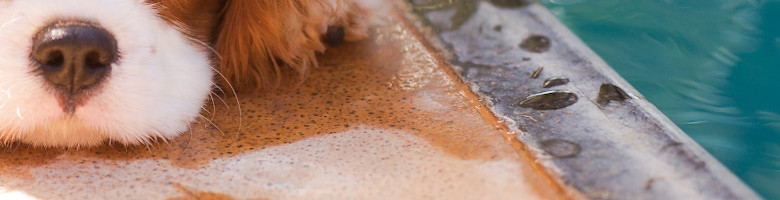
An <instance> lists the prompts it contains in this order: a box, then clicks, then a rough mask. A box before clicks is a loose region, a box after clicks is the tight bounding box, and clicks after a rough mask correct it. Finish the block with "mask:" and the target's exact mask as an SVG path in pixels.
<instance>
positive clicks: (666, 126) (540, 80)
mask: <svg viewBox="0 0 780 200" xmlns="http://www.w3.org/2000/svg"><path fill="white" fill-rule="evenodd" d="M409 2H410V5H411V7H412V8H411V9H413V10H414V11H416V12H417V14H418V15H416V18H418V19H416V20H417V21H421V24H420V26H419V27H420V28H421V29H422V30H424V31H423V32H427V33H429V34H427V35H429V36H431V37H429V38H428V40H429V42H431V45H432V46H434V47H436V49H437V50H438V51H439V53H440V54H441V56H442V57H444V58H446V60H448V62H449V63H450V66H451V67H452V70H453V71H454V72H455V73H456V74H458V75H459V77H460V78H461V80H462V81H463V82H464V83H466V84H469V85H471V86H472V87H471V89H472V91H473V92H475V93H476V94H477V95H478V96H480V98H481V100H482V102H483V103H484V104H486V105H487V106H488V107H489V108H490V110H491V111H492V112H493V114H495V115H496V116H497V117H498V118H499V119H502V121H503V124H504V125H506V126H507V127H508V128H509V130H511V131H512V132H513V133H514V134H516V138H517V139H518V140H519V141H521V142H522V143H523V144H525V145H526V147H527V148H528V150H529V151H530V152H531V153H532V154H533V156H534V157H535V158H536V161H537V162H538V163H539V164H541V165H542V166H544V167H545V168H546V169H547V171H548V172H550V173H551V174H552V176H553V177H554V178H556V179H557V180H558V181H559V182H560V183H561V184H563V185H566V186H570V187H572V188H574V189H575V190H576V192H578V193H580V194H581V195H582V196H584V197H586V198H589V199H623V198H632V199H761V198H760V197H759V196H758V195H757V194H756V193H755V192H754V191H753V190H752V189H750V188H749V187H747V186H746V185H745V184H744V183H742V181H741V180H739V179H738V178H737V177H736V176H735V175H734V174H732V173H731V172H730V171H729V170H728V169H727V168H726V167H725V166H723V165H722V164H721V163H720V162H719V161H717V160H716V159H715V158H714V157H712V155H710V154H709V153H707V152H706V151H705V150H704V149H703V148H702V147H701V146H699V145H698V144H697V143H696V142H695V141H693V139H691V138H690V137H689V136H687V135H686V134H685V133H684V132H683V131H682V130H681V129H680V128H679V127H677V126H676V125H675V124H674V123H673V122H671V120H669V119H668V118H667V117H666V116H665V115H664V114H663V113H661V112H660V111H659V110H658V109H657V108H656V107H655V106H654V105H653V104H652V103H650V102H648V101H647V100H646V99H645V98H644V97H642V95H641V94H640V93H639V92H638V91H637V90H636V89H634V88H633V87H632V86H631V85H630V84H629V83H628V82H626V81H625V80H624V79H623V78H622V77H620V76H619V75H618V74H617V73H616V72H615V71H614V70H613V69H612V68H611V67H610V66H609V65H607V64H606V63H605V62H604V61H603V60H602V59H601V58H600V57H599V56H598V55H596V54H595V53H594V52H593V51H592V50H591V49H590V48H588V47H587V46H586V45H585V44H584V43H583V42H582V41H581V40H580V39H579V38H578V37H577V36H576V35H574V34H573V33H572V32H571V31H570V30H568V28H566V27H565V26H564V25H563V24H562V23H561V22H560V21H558V19H557V18H555V16H553V15H552V14H551V13H550V12H549V11H548V10H547V9H546V8H544V7H543V6H541V5H539V4H538V3H526V1H505V0H489V1H472V0H451V1H446V2H444V3H442V1H430V0H428V1H426V0H409Z"/></svg>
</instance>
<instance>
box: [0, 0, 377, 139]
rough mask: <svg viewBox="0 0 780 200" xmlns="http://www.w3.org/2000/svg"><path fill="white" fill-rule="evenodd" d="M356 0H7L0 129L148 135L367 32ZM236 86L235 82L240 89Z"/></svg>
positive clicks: (16, 133)
mask: <svg viewBox="0 0 780 200" xmlns="http://www.w3.org/2000/svg"><path fill="white" fill-rule="evenodd" d="M365 18H366V11H365V10H364V9H363V8H362V7H361V6H360V5H358V4H357V3H356V2H354V1H352V0H2V1H0V23H2V24H0V140H1V141H3V142H5V143H11V142H23V143H27V144H30V145H33V146H42V147H88V146H95V145H100V144H103V143H105V142H106V141H109V142H118V143H121V144H125V145H137V144H148V143H149V142H150V141H153V140H155V139H160V138H161V139H171V138H174V137H176V136H178V135H179V134H181V133H182V132H184V131H186V130H187V129H188V127H189V125H190V124H191V123H192V122H193V121H194V120H195V119H196V118H197V117H198V116H199V113H200V110H201V108H202V106H203V104H204V103H205V102H206V101H207V98H208V95H209V94H210V93H211V92H213V91H214V90H215V88H217V87H221V88H230V89H233V90H235V91H238V92H242V91H254V90H258V89H261V88H263V87H264V86H266V85H269V84H271V83H273V82H274V81H276V80H279V79H280V78H281V77H282V75H281V74H282V72H284V71H291V72H293V73H297V74H301V75H305V74H306V73H307V72H308V71H309V69H311V68H312V67H315V66H316V65H317V63H316V60H315V54H316V53H318V52H322V51H324V50H325V49H326V47H327V46H328V45H331V44H333V43H337V42H339V41H341V40H346V41H353V40H359V39H362V38H365V37H366V36H367V28H366V24H365V23H366V19H365ZM235 91H230V92H235Z"/></svg>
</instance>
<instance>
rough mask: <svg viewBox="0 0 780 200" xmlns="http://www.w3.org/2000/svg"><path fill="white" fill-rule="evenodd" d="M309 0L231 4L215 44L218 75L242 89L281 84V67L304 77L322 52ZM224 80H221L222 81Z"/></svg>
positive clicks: (232, 1)
mask: <svg viewBox="0 0 780 200" xmlns="http://www.w3.org/2000/svg"><path fill="white" fill-rule="evenodd" d="M309 3H311V2H309V1H308V0H228V1H227V2H226V3H225V5H224V7H223V10H222V20H221V22H220V25H219V32H218V35H217V40H216V44H215V50H216V51H217V53H218V54H219V58H217V59H218V62H219V71H220V73H222V75H223V76H224V79H227V81H228V83H230V84H232V86H233V87H234V88H235V89H237V90H239V91H241V90H244V91H245V90H253V89H259V88H260V86H261V85H268V84H278V83H279V80H280V78H281V76H282V75H283V71H284V69H283V68H286V67H289V68H291V69H293V70H294V71H295V72H297V73H298V74H300V75H305V74H306V73H307V72H308V68H309V67H310V66H314V65H316V61H315V58H314V53H315V51H322V50H324V49H325V48H324V46H323V45H322V43H321V42H319V40H318V38H319V33H320V32H321V31H320V30H312V29H316V28H317V27H312V26H305V25H306V24H310V23H314V20H316V19H315V18H313V17H315V16H311V14H312V12H313V11H312V10H311V9H312V7H313V6H312V5H307V4H309ZM218 78H222V77H218Z"/></svg>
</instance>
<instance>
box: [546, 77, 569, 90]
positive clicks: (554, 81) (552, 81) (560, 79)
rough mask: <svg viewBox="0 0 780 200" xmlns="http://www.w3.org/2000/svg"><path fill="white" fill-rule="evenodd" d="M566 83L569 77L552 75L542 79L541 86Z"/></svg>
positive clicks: (547, 86)
mask: <svg viewBox="0 0 780 200" xmlns="http://www.w3.org/2000/svg"><path fill="white" fill-rule="evenodd" d="M567 83H569V79H568V78H566V77H552V78H549V79H547V80H545V81H544V83H543V84H542V88H549V87H555V86H559V85H566V84H567Z"/></svg>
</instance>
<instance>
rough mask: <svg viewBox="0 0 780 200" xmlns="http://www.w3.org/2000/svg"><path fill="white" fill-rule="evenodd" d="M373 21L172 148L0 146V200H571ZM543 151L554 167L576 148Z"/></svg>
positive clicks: (471, 99) (407, 32)
mask: <svg viewBox="0 0 780 200" xmlns="http://www.w3.org/2000/svg"><path fill="white" fill-rule="evenodd" d="M390 10H392V9H390ZM384 12H387V13H389V14H386V15H382V16H381V17H379V18H378V19H376V20H374V23H373V27H374V28H373V32H374V34H373V36H372V38H370V39H367V40H364V41H361V42H357V43H349V44H341V45H339V46H337V47H335V48H333V49H332V50H330V51H329V52H327V53H325V54H324V55H320V56H319V61H320V67H319V68H317V69H315V70H313V72H312V73H311V74H310V76H309V77H308V79H307V80H306V81H305V82H304V83H303V84H301V85H299V86H296V87H283V88H280V89H278V90H274V91H270V92H266V93H262V94H254V95H249V94H242V95H240V96H238V97H237V98H232V97H223V98H220V97H218V96H213V99H214V100H213V101H212V102H210V104H211V105H209V106H206V108H207V109H206V110H208V111H204V112H203V113H202V115H203V118H201V119H200V120H198V121H197V122H196V123H194V124H193V126H192V129H191V130H190V131H189V132H186V133H184V134H183V135H182V136H180V137H178V138H175V139H174V140H172V141H167V142H164V141H159V142H155V143H154V144H152V145H149V146H134V147H126V146H121V145H104V146H101V147H97V148H90V149H44V148H34V147H29V146H26V145H23V144H14V145H11V146H8V147H4V148H3V149H2V150H0V198H10V197H19V198H31V199H566V198H569V197H571V196H570V194H569V192H567V190H566V189H563V186H560V185H558V184H556V182H555V181H553V179H552V178H550V176H549V175H548V173H547V172H546V171H545V170H543V169H542V168H541V167H540V166H539V165H537V164H536V163H535V161H534V159H533V158H531V157H530V156H529V153H528V152H526V151H525V150H524V148H523V145H521V144H520V143H519V142H518V141H517V140H516V138H515V137H513V136H512V135H511V134H512V132H510V131H509V130H507V129H505V128H503V126H502V124H501V123H499V122H498V121H497V119H496V118H495V117H494V116H493V115H492V114H490V111H489V110H487V109H486V108H485V107H484V105H482V104H481V103H480V102H479V101H478V99H477V98H476V97H475V96H474V94H473V93H472V92H471V91H470V90H469V89H468V86H467V85H463V84H461V83H459V81H458V80H457V77H456V76H454V73H453V72H450V68H449V66H446V65H444V64H443V62H442V60H441V59H439V58H438V57H436V56H435V55H434V54H432V53H431V51H430V50H429V49H428V47H427V46H426V45H425V43H424V42H421V39H420V38H421V37H419V36H418V35H417V34H416V33H415V31H414V29H412V28H410V26H409V25H408V23H406V22H405V20H403V19H402V17H400V16H401V14H399V13H396V12H393V11H384ZM236 102H240V106H239V104H237V103H236ZM550 144H551V147H550V148H552V149H553V151H554V152H559V154H560V156H562V157H566V156H572V155H575V154H577V153H579V151H580V149H579V147H576V148H575V147H571V146H570V145H569V146H567V144H568V143H566V142H561V141H550Z"/></svg>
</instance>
